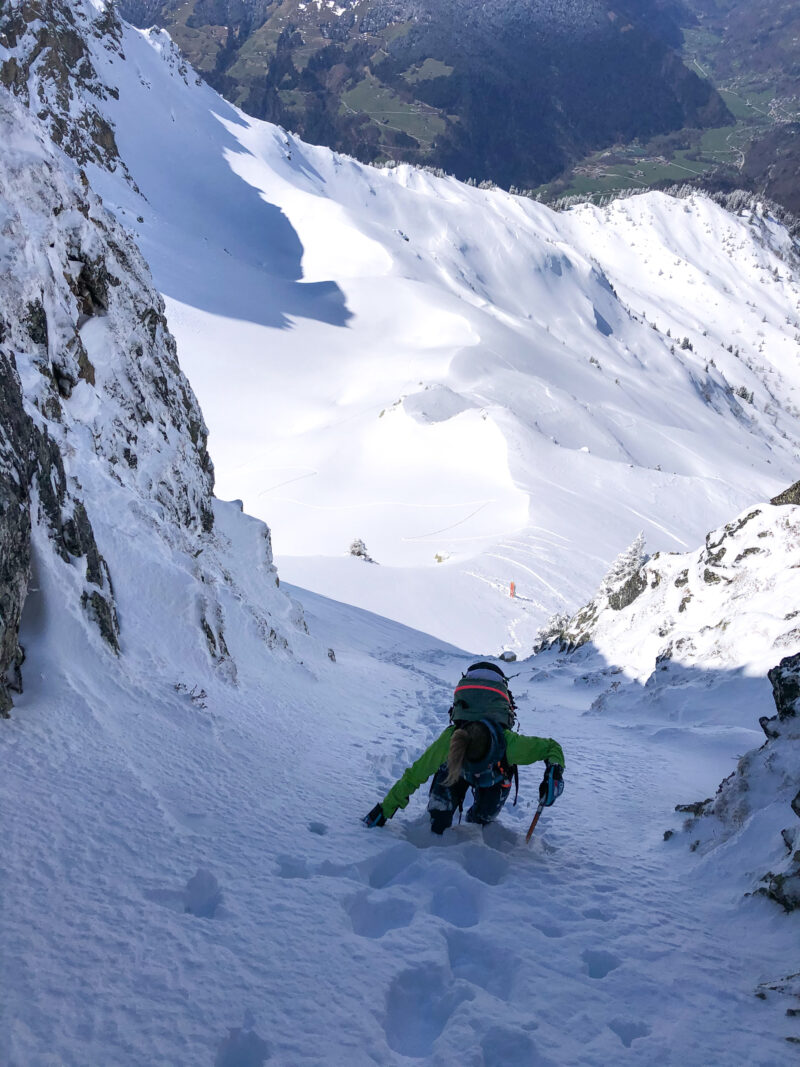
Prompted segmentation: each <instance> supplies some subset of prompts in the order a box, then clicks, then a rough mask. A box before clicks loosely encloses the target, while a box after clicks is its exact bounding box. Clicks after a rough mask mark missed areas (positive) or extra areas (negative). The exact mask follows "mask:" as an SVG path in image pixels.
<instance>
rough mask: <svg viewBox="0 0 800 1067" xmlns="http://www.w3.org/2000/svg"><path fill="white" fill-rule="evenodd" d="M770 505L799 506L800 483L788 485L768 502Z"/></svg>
mask: <svg viewBox="0 0 800 1067" xmlns="http://www.w3.org/2000/svg"><path fill="white" fill-rule="evenodd" d="M770 504H775V505H777V506H778V507H780V506H781V505H782V504H798V505H800V482H795V483H794V485H790V486H789V488H788V489H784V491H783V492H782V493H778V495H777V496H774V497H773V498H772V500H770Z"/></svg>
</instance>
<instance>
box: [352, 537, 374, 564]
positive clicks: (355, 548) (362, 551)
mask: <svg viewBox="0 0 800 1067" xmlns="http://www.w3.org/2000/svg"><path fill="white" fill-rule="evenodd" d="M349 552H350V555H351V556H357V557H358V558H359V559H363V560H364V562H365V563H375V560H374V559H373V558H372V556H371V555H370V554H369V552H367V546H366V545H365V544H364V542H363V541H362V540H361V538H360V537H356V538H354V539H353V540H352V541H351V542H350V549H349Z"/></svg>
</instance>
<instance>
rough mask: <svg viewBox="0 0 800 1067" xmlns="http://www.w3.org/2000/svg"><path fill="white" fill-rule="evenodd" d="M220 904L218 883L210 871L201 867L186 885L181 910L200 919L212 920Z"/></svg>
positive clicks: (220, 895)
mask: <svg viewBox="0 0 800 1067" xmlns="http://www.w3.org/2000/svg"><path fill="white" fill-rule="evenodd" d="M221 903H222V891H221V889H220V887H219V882H218V881H217V879H216V878H215V877H214V875H213V874H212V873H211V871H207V870H205V869H204V868H202V867H201V868H200V869H199V870H198V871H197V873H196V874H195V875H193V876H192V877H191V878H190V879H189V881H188V882H187V883H186V888H185V889H184V891H183V910H184V911H185V912H188V913H189V914H190V915H196V916H197V917H198V918H200V919H213V918H214V916H215V915H216V913H217V908H219V906H220V904H221Z"/></svg>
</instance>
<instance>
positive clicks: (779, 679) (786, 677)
mask: <svg viewBox="0 0 800 1067" xmlns="http://www.w3.org/2000/svg"><path fill="white" fill-rule="evenodd" d="M768 677H769V680H770V682H771V683H772V695H773V697H774V700H775V707H776V709H777V715H773V716H772V717H771V718H767V717H766V716H762V717H761V719H760V720H759V722H760V723H761V728H762V729H763V731H764V733H765V735H766V738H767V739H766V741H765V742H764V744H763V745H762V746H761V748H758V749H753V750H752V751H750V752H747V753H745V755H744V756H742V758H741V759H740V760H739V762H738V764H737V766H736V770H735V771H734V772H733V773H732V774H730V775H729V776H728V777H727V778H726V779H725V780H724V781H723V782H722V783H721V784H720V786H719V789H718V790H717V793H716V795H715V796H714V797H710V798H709V799H708V800H704V801H700V802H698V803H697V804H691V805H689V804H681V805H679V806H678V808H677V809H676V810H678V811H681V812H684V813H689V814H691V815H692V816H693V817H692V818H691V819H689V820H688V821H687V823H686V824H685V826H684V830H685V831H686V832H687V833H689V834H690V835H691V836H692V837H693V838H695V842H696V844H694V845H693V847H697V846H698V844H701V845H702V844H703V840H702V839H703V837H704V836H705V837H707V840H706V842H705V847H706V848H708V847H713V846H714V845H715V844H716V843H718V842H719V841H720V840H727V839H728V838H729V837H731V836H732V835H733V834H734V833H736V832H738V831H739V830H740V829H742V828H743V827H744V825H745V823H746V822H747V821H748V819H750V818H751V817H752V816H754V815H755V814H757V813H758V811H759V810H760V809H761V808H763V807H766V806H768V805H771V804H774V803H776V802H777V803H785V804H786V807H787V814H788V809H789V808H790V807H791V810H792V811H793V812H794V814H795V815H796V816H797V817H798V819H800V653H797V654H796V655H794V656H786V657H785V658H784V659H782V660H781V662H780V663H779V664H778V666H777V667H773V668H772V669H771V670H770V671H769V673H768ZM709 818H710V819H712V820H716V825H717V827H718V829H717V832H716V833H715V834H712V836H711V837H710V838H709V837H708V835H707V834H703V833H702V832H699V822H700V821H702V820H704V819H709ZM781 837H782V839H783V843H784V845H785V846H786V850H787V856H786V859H785V862H784V865H783V867H782V868H780V869H778V870H776V871H769V872H768V873H767V874H765V875H764V876H763V878H762V879H761V884H760V886H759V887H758V889H757V890H756V892H758V893H761V894H764V895H765V896H768V897H770V898H771V899H772V900H774V901H776V903H778V904H780V905H781V907H783V908H784V909H785V910H786V911H793V910H794V909H795V908H798V907H800V825H798V824H795V825H794V826H792V827H788V828H786V829H784V830H782V832H781Z"/></svg>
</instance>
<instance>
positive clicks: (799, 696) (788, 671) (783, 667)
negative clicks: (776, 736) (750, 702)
mask: <svg viewBox="0 0 800 1067" xmlns="http://www.w3.org/2000/svg"><path fill="white" fill-rule="evenodd" d="M767 677H768V678H769V680H770V682H771V683H772V695H773V697H774V699H775V707H776V708H777V709H778V718H779V719H780V721H781V722H784V721H785V720H786V719H793V718H795V717H796V716H797V715H798V713H800V652H798V653H797V655H796V656H787V657H786V658H785V659H782V660H781V661H780V663H779V664H778V666H777V667H773V668H772V670H771V671H769V672H768V673H767Z"/></svg>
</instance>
